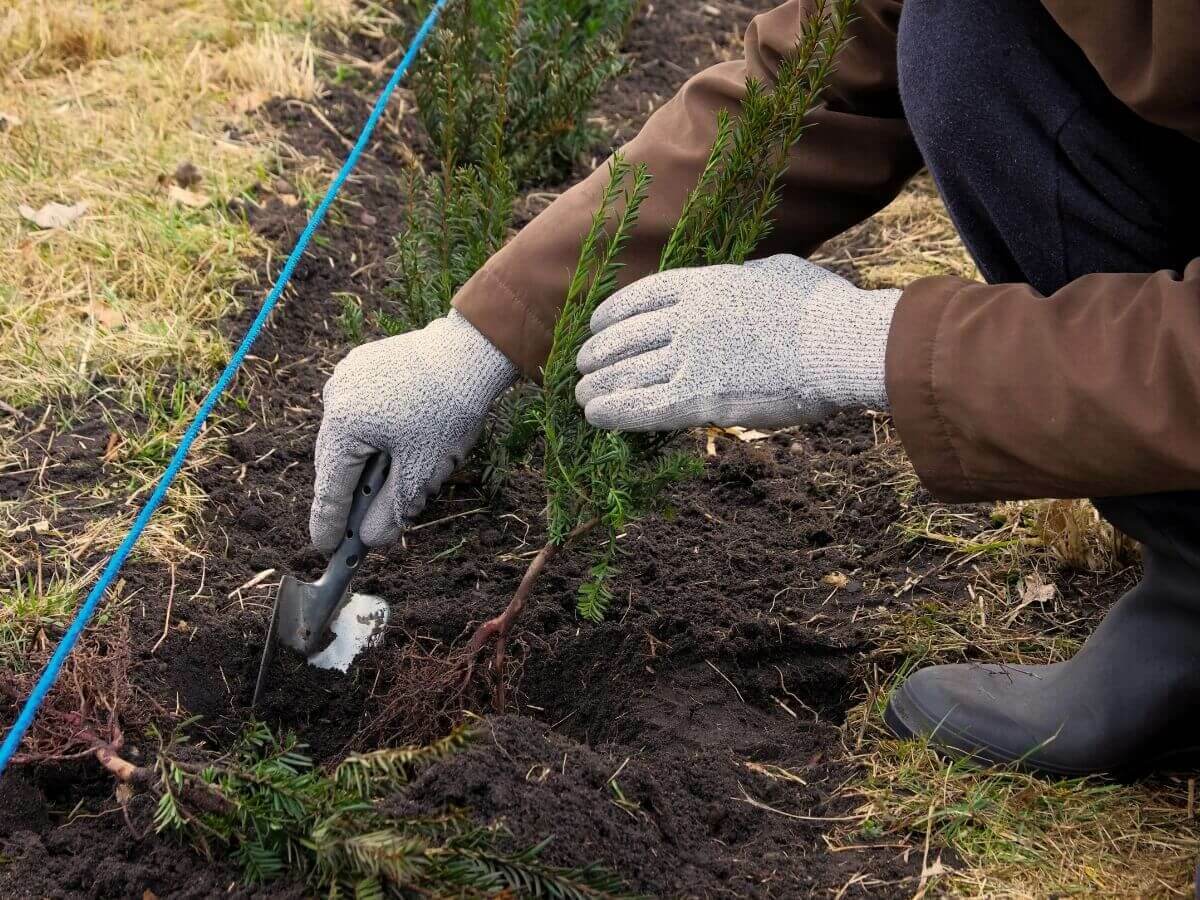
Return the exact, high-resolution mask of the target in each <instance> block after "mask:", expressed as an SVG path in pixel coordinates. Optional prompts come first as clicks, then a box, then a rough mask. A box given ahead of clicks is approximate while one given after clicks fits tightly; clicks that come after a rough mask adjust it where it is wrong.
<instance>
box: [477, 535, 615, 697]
mask: <svg viewBox="0 0 1200 900" xmlns="http://www.w3.org/2000/svg"><path fill="white" fill-rule="evenodd" d="M599 524H600V517H599V516H596V517H594V518H592V519H589V520H588V521H586V522H584V523H583V524H582V525H578V526H576V527H575V529H574V530H573V531H571V532H570V533H569V534H568V535H567V536H566V537H565V538H563V540H562V543H559V544H555V543H547V544H546V545H545V546H544V547H542V549H541V550H539V551H538V553H537V556H535V557H534V558H533V559H532V560H531V561H530V563H529V567H528V568H527V569H526V570H525V574H524V576H522V578H521V583H520V585H518V586H517V591H516V593H515V594H513V597H512V599H511V600H510V601H509V602H508V606H507V607H505V609H504V612H502V613H500V615H498V616H495V617H493V618H491V619H488V620H487V621H486V622H484V623H483V624H482V625H480V626H479V627H478V628H476V629H475V633H474V634H473V635H472V636H471V640H470V642H468V644H467V646H466V648H465V649H464V650H463V656H464V657H465V659H466V665H467V671H466V673H465V675H464V677H463V683H464V685H465V684H466V683H467V682H469V681H470V680H471V675H472V674H473V673H474V671H475V659H476V657H478V656H479V654H480V653H481V652H483V648H484V647H485V646H487V643H488V641H490V640H491V639H492V638H493V637H494V638H496V654H495V657H494V663H493V666H494V668H495V670H496V679H497V681H496V700H495V706H496V712H498V713H499V712H503V711H504V705H505V695H506V693H507V692H506V690H505V685H504V663H505V659H506V656H507V650H508V636H509V634H510V633H511V631H512V626H513V623H514V622H515V621H516V620H517V617H518V616H520V615H521V613H522V612H523V611H524V609H525V606H526V604H527V603H528V602H529V595H530V594H531V593H533V586H534V585H535V584H536V583H537V580H538V578H539V577H541V574H542V572H543V571H545V569H546V566H547V565H548V564H549V563H550V560H552V559H554V557H555V555H557V553H558V551H559V550H560V549H561V548H562V547H565V546H566V545H567V544H569V543H571V541H573V540H575V539H576V538H580V537H582V536H583V535H585V534H587V533H588V532H589V531H591V530H592V529H593V528H595V527H596V526H597V525H599Z"/></svg>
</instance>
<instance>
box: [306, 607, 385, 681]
mask: <svg viewBox="0 0 1200 900" xmlns="http://www.w3.org/2000/svg"><path fill="white" fill-rule="evenodd" d="M388 613H389V610H388V605H387V603H386V602H385V601H384V599H383V598H382V597H376V596H374V595H372V594H351V595H350V597H349V598H348V599H347V600H346V601H345V602H344V603H343V604H342V605H341V606H340V607H339V608H338V610H337V612H335V613H334V615H333V619H332V620H330V623H329V630H330V632H332V634H333V640H332V641H330V642H329V644H327V645H326V646H325V647H324V648H323V649H322V650H320V651H318V652H317V653H314V654H312V655H311V656H309V657H308V664H309V665H310V666H316V667H317V668H318V669H337V670H338V671H339V672H345V671H347V670H349V668H350V664H351V663H352V662H354V660H355V658H356V657H357V656H358V655H359V654H360V653H362V652H363V651H364V650H366V649H368V648H370V647H374V646H375V645H376V644H378V643H379V642H380V640H382V638H383V631H384V629H385V628H387V623H388Z"/></svg>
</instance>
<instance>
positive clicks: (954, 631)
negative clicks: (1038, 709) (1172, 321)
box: [820, 177, 1200, 898]
mask: <svg viewBox="0 0 1200 900" xmlns="http://www.w3.org/2000/svg"><path fill="white" fill-rule="evenodd" d="M820 259H821V261H822V262H824V263H825V264H826V265H831V266H833V267H834V268H836V269H838V270H839V271H841V272H843V273H844V274H847V275H849V276H850V277H853V278H854V279H855V280H856V281H857V282H858V283H860V284H863V285H867V286H872V287H890V286H902V285H904V284H905V283H907V282H908V281H909V280H911V279H913V278H916V277H921V276H925V275H937V274H953V275H959V276H962V277H978V275H977V273H976V272H975V269H974V266H973V265H972V263H971V262H970V259H969V258H968V257H967V255H966V253H965V251H964V249H963V248H962V246H961V244H960V243H959V242H958V240H957V238H956V237H955V235H954V231H953V227H952V225H951V223H950V221H949V218H948V217H947V216H946V213H945V211H944V209H943V208H942V206H941V203H940V201H939V200H938V198H937V195H936V192H935V191H934V189H933V186H932V183H931V182H930V181H929V179H928V178H927V177H922V178H919V179H917V181H916V182H915V183H914V184H913V185H911V186H910V187H909V188H908V190H906V191H905V192H904V194H902V195H901V197H900V198H899V199H898V200H897V201H896V202H895V203H893V204H892V205H891V206H889V207H888V208H887V209H885V210H883V211H882V212H881V213H879V214H878V215H877V216H875V217H874V218H873V219H872V220H870V221H868V222H867V223H864V225H862V226H860V227H859V228H858V229H855V230H854V231H853V232H851V233H849V234H847V235H844V236H843V237H841V238H839V239H838V240H836V241H833V242H831V243H830V244H827V245H826V246H825V247H824V248H822V255H821V257H820ZM876 437H877V442H878V443H877V447H876V449H875V451H874V452H873V453H872V454H871V459H872V473H873V474H872V480H876V479H877V480H878V482H879V484H882V485H885V486H887V488H888V489H890V490H892V491H893V492H894V493H895V495H896V496H897V497H898V498H899V499H900V501H901V503H902V504H903V506H904V512H903V514H902V516H901V517H900V519H899V521H897V522H896V523H895V524H894V525H893V527H892V531H893V533H894V535H895V538H896V540H897V541H898V542H900V543H901V544H902V545H905V546H907V547H908V548H909V549H910V550H911V551H912V553H913V555H914V556H918V555H919V556H920V559H921V560H922V564H921V565H919V566H917V565H914V566H913V567H912V568H911V570H910V574H909V576H908V577H907V578H903V577H901V578H898V579H896V580H895V583H891V584H890V585H888V584H887V581H886V579H885V587H886V586H890V588H891V590H892V591H893V592H894V593H895V594H896V595H897V596H898V597H899V598H901V599H903V600H905V601H906V602H903V603H899V604H895V605H893V606H891V607H889V608H886V609H885V608H880V609H878V610H875V611H874V612H871V613H869V616H868V618H869V620H870V621H871V622H872V624H873V625H874V627H875V629H876V633H877V642H878V649H877V651H876V653H875V656H874V659H873V665H872V671H873V675H872V677H871V679H870V680H869V682H868V683H867V684H866V685H865V689H864V694H865V698H866V699H865V700H864V701H863V702H862V703H861V704H860V705H859V706H857V707H856V708H855V709H853V710H852V711H851V712H850V714H849V716H848V719H847V722H846V724H845V726H844V741H845V744H846V747H847V753H848V755H849V756H850V757H851V758H853V759H855V760H857V761H858V762H859V763H860V765H861V772H862V775H861V777H860V778H859V779H858V781H857V782H854V783H852V784H850V785H847V786H846V788H845V790H846V792H847V793H848V794H850V795H851V796H853V797H855V798H856V799H857V800H858V802H859V804H860V806H859V809H858V812H859V813H861V814H863V815H864V816H865V819H864V821H863V822H861V823H855V824H854V825H853V826H848V828H847V829H846V830H845V831H844V832H843V833H842V834H841V835H840V841H841V843H842V845H844V846H849V845H854V844H886V845H889V846H893V847H895V848H896V852H898V853H904V854H908V855H909V857H910V858H912V857H913V856H914V855H915V858H916V859H918V860H920V861H921V862H922V864H923V865H922V869H923V877H922V879H921V882H920V884H919V887H918V889H917V891H916V894H917V895H918V896H935V895H940V896H954V897H989V898H990V897H1014V898H1018V897H1019V898H1024V897H1045V896H1054V895H1059V896H1062V895H1072V896H1073V895H1085V896H1109V897H1135V896H1136V897H1143V896H1177V895H1190V893H1191V876H1192V872H1193V871H1194V866H1195V863H1196V859H1197V858H1198V857H1200V827H1198V824H1197V820H1196V818H1195V809H1194V807H1195V784H1194V781H1192V780H1189V779H1186V778H1184V779H1181V778H1173V777H1170V776H1163V777H1158V778H1155V779H1152V780H1147V781H1143V782H1139V783H1135V784H1116V783H1112V782H1108V781H1105V780H1103V779H1082V780H1074V781H1050V780H1045V779H1040V778H1036V777H1033V776H1030V775H1026V774H1022V773H1020V772H1016V771H1007V770H996V769H983V768H980V767H977V766H975V765H972V764H970V763H967V762H962V761H959V762H950V761H947V760H945V759H943V758H941V757H939V756H938V755H937V754H935V753H934V752H933V751H931V750H930V749H929V747H928V746H927V745H926V744H925V743H924V742H922V741H898V740H895V739H894V738H892V737H891V735H890V733H889V732H888V731H887V729H886V728H885V726H884V725H883V720H882V715H883V708H884V705H885V703H886V700H887V696H888V694H889V693H890V690H891V689H892V687H893V686H894V685H895V684H897V683H898V682H899V681H900V680H901V679H902V678H903V677H904V676H905V675H906V674H907V673H908V672H909V671H910V670H912V669H913V668H915V667H917V666H924V665H930V664H935V663H941V662H961V661H964V660H967V659H975V660H978V659H992V660H1004V661H1009V662H1025V663H1045V662H1053V661H1056V660H1061V659H1065V658H1068V657H1069V656H1071V655H1072V654H1073V653H1074V652H1075V651H1076V650H1078V648H1079V646H1080V644H1081V643H1082V641H1083V639H1084V638H1085V637H1086V636H1087V634H1088V633H1089V632H1090V631H1091V630H1092V628H1094V627H1095V625H1096V624H1097V623H1098V621H1099V619H1100V618H1101V617H1102V615H1103V613H1104V609H1105V608H1106V606H1107V603H1106V602H1104V601H1106V600H1108V599H1115V598H1116V597H1117V596H1119V594H1120V593H1121V592H1122V591H1123V590H1124V589H1125V588H1126V587H1128V586H1129V585H1130V584H1132V583H1133V580H1134V579H1135V577H1136V572H1137V570H1136V560H1137V554H1136V550H1135V549H1134V548H1133V546H1132V544H1131V542H1130V541H1129V540H1128V539H1127V538H1124V537H1123V536H1122V535H1120V534H1117V533H1115V532H1114V531H1113V529H1112V528H1111V526H1109V525H1107V524H1106V523H1104V522H1103V521H1102V520H1101V519H1100V518H1099V516H1098V515H1097V513H1096V510H1095V508H1094V507H1093V506H1092V505H1091V504H1090V503H1088V502H1086V501H1061V500H1048V501H1035V502H1021V503H1002V504H998V505H995V506H988V505H976V506H946V505H943V504H938V503H935V502H931V501H930V500H929V499H928V498H927V497H926V496H925V495H924V494H923V493H922V492H921V491H920V489H919V483H918V480H917V478H916V476H915V474H914V472H913V470H912V467H911V464H910V463H909V462H908V461H907V460H906V459H905V457H904V454H903V453H902V452H901V450H900V448H899V444H898V440H897V437H896V435H895V433H894V430H893V429H892V428H891V427H890V426H888V425H887V424H886V422H885V423H884V424H883V425H882V427H877V429H876ZM930 560H933V562H932V564H930V562H929V561H930ZM1031 579H1032V580H1031ZM1039 587H1041V588H1043V592H1042V593H1038V592H1037V591H1036V590H1032V588H1039ZM1047 587H1048V591H1047V590H1046V589H1047ZM1093 598H1095V599H1099V600H1100V601H1101V602H1094V599H1093Z"/></svg>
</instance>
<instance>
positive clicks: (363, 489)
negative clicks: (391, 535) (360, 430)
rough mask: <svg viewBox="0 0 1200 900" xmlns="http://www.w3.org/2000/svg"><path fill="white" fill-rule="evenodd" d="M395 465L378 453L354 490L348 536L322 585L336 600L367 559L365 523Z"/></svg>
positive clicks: (384, 454)
mask: <svg viewBox="0 0 1200 900" xmlns="http://www.w3.org/2000/svg"><path fill="white" fill-rule="evenodd" d="M391 465H392V460H391V457H389V456H388V455H387V454H386V453H376V454H375V455H374V456H372V457H371V458H370V459H368V460H367V464H366V465H365V466H363V472H362V477H361V478H359V479H358V487H356V488H355V489H354V499H353V500H352V501H351V503H350V515H349V516H347V518H346V533H345V534H344V535H343V536H342V542H341V543H340V544H338V545H337V549H336V550H334V551H333V556H332V557H331V558H330V560H329V565H328V566H327V567H326V568H325V574H324V575H322V576H321V579H320V581H319V582H318V583H319V584H321V586H322V587H323V588H328V589H329V590H330V593H331V594H332V595H333V596H335V597H339V598H340V597H341V595H342V593H343V592H344V591H345V590H346V587H347V585H349V584H350V578H351V576H352V575H353V574H354V570H355V569H357V568H358V567H359V565H360V564H361V563H362V561H363V559H364V558H365V557H366V555H367V545H366V544H364V543H363V539H362V534H361V529H362V523H363V519H365V518H366V517H367V510H368V509H370V508H371V504H372V503H374V502H375V498H376V497H377V496H379V494H380V492H381V491H382V490H383V483H384V481H386V480H387V476H388V470H389V469H390V468H391Z"/></svg>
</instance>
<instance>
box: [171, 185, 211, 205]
mask: <svg viewBox="0 0 1200 900" xmlns="http://www.w3.org/2000/svg"><path fill="white" fill-rule="evenodd" d="M167 199H168V200H170V201H171V202H172V203H178V204H180V205H182V206H187V207H190V208H191V209H203V208H204V207H205V206H208V204H209V203H210V202H211V201H210V198H209V196H208V195H207V194H201V193H200V192H199V191H189V190H188V189H187V188H182V187H180V186H179V185H177V184H173V185H171V186H170V187H169V188H167Z"/></svg>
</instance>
